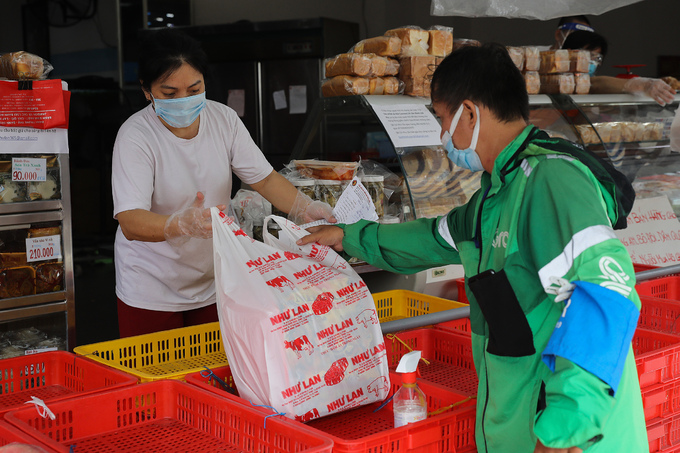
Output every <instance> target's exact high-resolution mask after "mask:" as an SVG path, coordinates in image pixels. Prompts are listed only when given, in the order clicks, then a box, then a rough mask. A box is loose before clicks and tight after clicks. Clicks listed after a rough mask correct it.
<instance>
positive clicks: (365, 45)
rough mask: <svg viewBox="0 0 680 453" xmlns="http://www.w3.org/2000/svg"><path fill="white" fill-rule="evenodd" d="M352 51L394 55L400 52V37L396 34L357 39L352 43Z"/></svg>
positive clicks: (386, 55)
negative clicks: (356, 41)
mask: <svg viewBox="0 0 680 453" xmlns="http://www.w3.org/2000/svg"><path fill="white" fill-rule="evenodd" d="M352 51H353V52H356V53H374V54H376V55H381V56H383V57H394V56H397V55H399V54H400V53H401V39H399V38H397V37H396V36H376V37H375V38H368V39H364V40H362V41H359V42H358V43H356V44H355V45H354V48H353V49H352Z"/></svg>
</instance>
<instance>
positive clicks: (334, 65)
mask: <svg viewBox="0 0 680 453" xmlns="http://www.w3.org/2000/svg"><path fill="white" fill-rule="evenodd" d="M372 56H373V55H372V54H361V53H341V54H340V55H336V56H335V57H333V58H329V59H328V60H327V61H326V77H327V78H331V77H335V76H337V75H356V76H365V75H367V74H368V73H370V72H371V57H372Z"/></svg>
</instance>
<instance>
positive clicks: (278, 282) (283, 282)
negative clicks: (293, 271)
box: [267, 275, 295, 292]
mask: <svg viewBox="0 0 680 453" xmlns="http://www.w3.org/2000/svg"><path fill="white" fill-rule="evenodd" d="M267 285H269V286H271V287H272V288H278V289H279V290H280V291H281V292H284V290H283V287H284V286H286V287H288V288H290V289H293V288H295V284H294V283H293V282H291V281H290V280H288V277H285V276H283V275H279V276H278V277H276V278H273V279H271V280H268V281H267Z"/></svg>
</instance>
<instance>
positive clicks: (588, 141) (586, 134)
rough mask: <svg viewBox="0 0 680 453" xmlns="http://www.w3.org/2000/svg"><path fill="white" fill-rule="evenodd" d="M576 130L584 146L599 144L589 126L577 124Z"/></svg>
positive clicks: (593, 130) (591, 127)
mask: <svg viewBox="0 0 680 453" xmlns="http://www.w3.org/2000/svg"><path fill="white" fill-rule="evenodd" d="M576 130H577V131H578V134H579V136H580V137H581V141H583V143H584V144H585V145H592V144H594V143H600V140H599V139H598V137H597V134H596V133H595V129H593V126H591V125H590V124H577V125H576Z"/></svg>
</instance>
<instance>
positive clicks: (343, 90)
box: [321, 75, 369, 97]
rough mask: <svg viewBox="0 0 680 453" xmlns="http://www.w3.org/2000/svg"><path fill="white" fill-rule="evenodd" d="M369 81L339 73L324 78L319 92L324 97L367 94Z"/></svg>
mask: <svg viewBox="0 0 680 453" xmlns="http://www.w3.org/2000/svg"><path fill="white" fill-rule="evenodd" d="M368 89H369V82H368V79H367V78H363V77H354V76H349V75H339V76H335V77H333V78H332V79H328V80H326V81H325V82H324V83H323V84H322V85H321V93H322V94H323V95H324V96H325V97H331V96H348V95H353V94H368Z"/></svg>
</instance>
